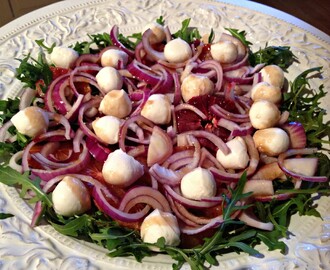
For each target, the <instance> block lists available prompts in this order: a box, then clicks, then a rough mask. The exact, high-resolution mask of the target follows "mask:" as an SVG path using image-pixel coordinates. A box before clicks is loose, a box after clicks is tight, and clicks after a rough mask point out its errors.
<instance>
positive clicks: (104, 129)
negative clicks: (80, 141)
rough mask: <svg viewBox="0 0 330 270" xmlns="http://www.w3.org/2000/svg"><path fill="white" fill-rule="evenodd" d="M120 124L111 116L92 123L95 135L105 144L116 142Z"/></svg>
mask: <svg viewBox="0 0 330 270" xmlns="http://www.w3.org/2000/svg"><path fill="white" fill-rule="evenodd" d="M120 124H121V121H120V119H119V118H117V117H115V116H111V115H106V116H103V117H100V118H97V119H95V120H94V121H93V122H92V126H93V130H94V132H95V135H96V136H97V137H98V138H99V139H101V140H102V141H103V142H105V143H107V144H116V143H117V142H118V140H119V130H120Z"/></svg>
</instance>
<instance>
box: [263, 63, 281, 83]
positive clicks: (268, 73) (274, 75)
mask: <svg viewBox="0 0 330 270" xmlns="http://www.w3.org/2000/svg"><path fill="white" fill-rule="evenodd" d="M260 72H261V76H262V80H263V81H264V82H268V83H269V84H271V85H274V86H277V87H279V88H280V89H282V87H283V85H284V72H283V70H282V69H281V68H280V67H279V66H276V65H269V66H265V67H263V68H262V69H261V70H260Z"/></svg>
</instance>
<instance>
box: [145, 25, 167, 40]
mask: <svg viewBox="0 0 330 270" xmlns="http://www.w3.org/2000/svg"><path fill="white" fill-rule="evenodd" d="M148 29H150V30H151V31H152V35H151V36H150V38H149V43H150V44H156V43H161V42H162V41H163V40H165V38H166V35H165V30H164V26H162V25H161V24H159V23H157V22H152V23H149V24H147V25H146V26H145V27H144V28H143V31H142V32H143V33H144V32H145V31H147V30H148Z"/></svg>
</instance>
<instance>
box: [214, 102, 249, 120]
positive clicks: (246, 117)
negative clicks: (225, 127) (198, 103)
mask: <svg viewBox="0 0 330 270" xmlns="http://www.w3.org/2000/svg"><path fill="white" fill-rule="evenodd" d="M210 111H211V112H212V113H214V114H215V115H216V116H218V117H223V118H225V119H228V120H231V121H234V122H238V123H245V122H249V121H250V117H249V115H248V114H237V113H232V112H230V111H227V110H225V109H224V108H221V107H220V106H219V105H218V104H214V105H212V106H211V107H210Z"/></svg>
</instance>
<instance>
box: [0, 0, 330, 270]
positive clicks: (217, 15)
mask: <svg viewBox="0 0 330 270" xmlns="http://www.w3.org/2000/svg"><path fill="white" fill-rule="evenodd" d="M225 2H226V3H225ZM225 2H216V1H207V0H204V1H202V0H190V1H184V0H172V1H171V0H162V1H151V0H149V1H144V0H140V1H133V0H120V1H111V2H110V1H106V0H94V1H90V0H80V1H79V0H74V1H64V2H59V3H56V4H53V5H51V6H48V7H46V8H42V9H40V10H37V11H34V12H32V13H29V14H28V15H25V16H23V17H21V18H19V19H17V20H15V21H13V22H11V23H9V24H8V25H6V26H4V27H2V28H0V97H1V98H8V97H15V96H16V95H18V94H19V92H20V90H21V88H22V85H21V84H20V82H18V81H17V80H15V78H14V70H15V67H17V65H18V61H15V60H14V59H15V58H22V57H23V56H24V55H26V54H28V53H29V52H32V53H33V54H34V53H36V50H37V48H36V46H35V43H34V40H36V39H42V38H43V39H45V41H46V43H48V44H52V43H53V42H56V43H57V44H58V45H60V44H64V45H69V44H73V43H75V42H76V41H82V40H86V39H87V36H86V34H87V33H100V32H108V31H109V30H110V27H111V26H112V25H114V24H117V25H119V27H120V31H121V32H123V33H130V32H131V33H132V32H138V31H141V29H142V27H143V26H144V25H145V24H146V23H147V22H150V21H153V20H154V19H155V18H158V17H159V16H160V15H163V16H164V17H165V19H166V21H167V22H168V23H169V25H170V28H171V29H177V28H179V27H180V23H181V21H182V20H183V19H185V18H188V17H190V18H192V24H193V25H195V26H198V27H199V28H200V29H201V30H202V32H203V31H205V32H208V31H209V29H210V27H212V28H213V29H214V30H215V32H216V33H220V32H222V30H223V27H231V28H237V29H240V30H245V31H247V33H248V35H247V38H248V40H250V41H252V42H253V44H254V48H255V49H258V48H259V47H264V46H265V44H266V42H268V44H269V45H282V46H285V45H287V46H291V47H292V50H293V52H294V53H295V55H296V56H297V57H298V58H299V61H300V64H299V65H298V64H294V65H293V66H292V67H291V68H290V70H289V74H288V76H287V77H288V79H291V78H293V77H295V76H296V75H298V74H299V73H300V72H301V71H303V70H305V69H307V68H309V67H315V66H323V67H324V78H323V81H322V83H323V84H324V85H325V88H326V91H329V90H330V79H329V77H330V76H329V75H330V74H329V72H330V52H329V50H330V37H329V36H328V35H326V34H324V33H323V32H321V31H319V30H317V29H316V28H314V27H312V26H310V25H308V24H306V23H304V22H302V21H301V20H299V19H297V18H294V17H292V16H290V15H288V14H285V13H283V12H280V11H278V10H275V9H272V8H268V7H265V6H262V5H259V4H256V3H253V2H249V1H239V0H237V1H225ZM323 105H324V107H325V108H330V100H329V96H328V98H327V99H325V100H324V104H323ZM328 119H329V118H328ZM318 210H319V211H320V212H321V214H322V215H323V217H324V219H323V220H321V219H316V218H311V217H298V216H295V217H294V218H293V220H292V223H291V226H290V230H291V232H292V233H293V235H292V236H291V237H290V239H286V240H284V241H285V242H286V243H287V244H288V247H289V249H288V253H287V254H286V255H281V254H280V253H279V252H277V251H275V252H268V251H267V249H266V248H265V247H263V246H261V247H260V248H259V250H261V251H262V252H263V253H264V254H265V257H264V258H263V259H258V258H254V257H249V256H247V255H244V254H241V255H237V254H228V255H226V256H223V257H222V258H221V259H220V265H219V267H215V268H214V269H228V270H229V269H330V198H322V199H321V200H320V201H319V208H318ZM0 213H13V214H15V217H13V218H9V219H5V220H0V269H64V270H65V269H109V270H110V269H154V270H158V269H159V270H160V269H171V268H172V267H171V263H172V262H171V260H170V258H169V257H167V256H165V255H158V256H156V257H154V258H147V259H145V260H144V262H143V263H142V264H141V263H137V262H136V261H135V260H134V259H131V258H114V259H110V258H108V257H107V256H106V251H105V250H103V249H102V248H100V247H97V246H95V245H92V244H88V243H85V242H82V241H78V240H75V239H72V238H69V237H66V236H63V235H60V234H58V233H57V232H56V231H55V230H54V229H53V228H52V227H51V226H49V225H43V226H39V227H37V228H35V229H34V230H32V229H31V228H30V227H29V222H30V219H31V216H32V210H31V208H30V207H29V206H28V205H27V204H26V203H25V202H24V201H23V200H21V199H20V198H19V196H18V193H17V191H16V190H15V189H13V188H8V187H7V186H4V185H1V184H0ZM188 268H189V267H188V266H186V267H184V268H183V269H188ZM212 269H213V268H212Z"/></svg>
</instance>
